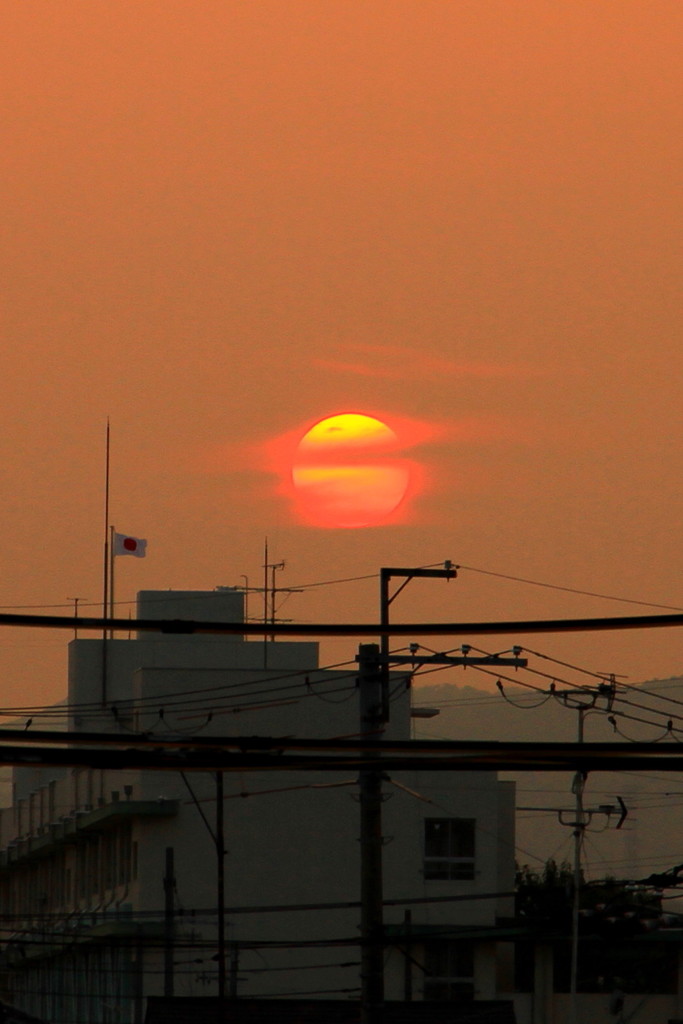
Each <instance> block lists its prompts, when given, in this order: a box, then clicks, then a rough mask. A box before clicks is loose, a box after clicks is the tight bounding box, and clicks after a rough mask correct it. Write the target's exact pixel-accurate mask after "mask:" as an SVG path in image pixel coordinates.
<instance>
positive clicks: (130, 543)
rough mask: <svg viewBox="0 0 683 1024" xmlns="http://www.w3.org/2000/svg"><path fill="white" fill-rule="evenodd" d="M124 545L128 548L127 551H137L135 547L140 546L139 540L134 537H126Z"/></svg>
mask: <svg viewBox="0 0 683 1024" xmlns="http://www.w3.org/2000/svg"><path fill="white" fill-rule="evenodd" d="M123 546H124V548H125V549H126V551H135V549H136V548H137V546H138V542H137V541H136V540H134V539H133V537H126V539H125V540H124V542H123Z"/></svg>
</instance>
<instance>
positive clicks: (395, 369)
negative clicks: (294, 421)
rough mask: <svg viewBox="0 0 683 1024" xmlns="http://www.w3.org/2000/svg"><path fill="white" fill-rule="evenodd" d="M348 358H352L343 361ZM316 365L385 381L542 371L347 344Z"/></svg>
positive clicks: (524, 374)
mask: <svg viewBox="0 0 683 1024" xmlns="http://www.w3.org/2000/svg"><path fill="white" fill-rule="evenodd" d="M345 357H351V358H345ZM313 362H314V364H315V365H316V366H319V367H321V368H322V369H325V370H332V371H334V372H335V373H349V374H354V375H356V376H358V377H378V378H383V379H384V380H403V379H406V378H411V379H415V378H421V379H430V380H432V379H440V378H443V377H450V378H453V379H461V380H463V379H466V378H467V379H472V378H480V379H494V378H505V379H511V378H514V379H526V378H529V377H538V376H541V375H542V371H541V370H540V369H539V368H537V367H533V366H530V365H528V364H525V363H503V362H494V361H490V360H476V359H452V358H449V357H448V356H441V355H435V354H433V353H430V352H421V351H416V350H415V349H413V348H408V347H407V346H403V345H378V344H370V343H366V342H350V343H348V344H346V345H344V346H343V349H341V348H340V351H339V356H335V355H333V356H331V357H327V358H317V359H314V360H313Z"/></svg>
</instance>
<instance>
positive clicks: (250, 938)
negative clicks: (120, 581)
mask: <svg viewBox="0 0 683 1024" xmlns="http://www.w3.org/2000/svg"><path fill="white" fill-rule="evenodd" d="M242 615H243V608H242V594H241V593H239V592H238V591H231V590H224V589H221V590H217V591H212V592H192V593H190V592H176V591H164V592H144V593H141V594H140V595H139V599H138V616H139V617H140V618H142V619H147V618H158V619H164V620H168V619H195V620H209V621H233V622H235V621H236V622H239V621H242ZM105 647H106V665H103V650H104V649H105ZM355 653H356V652H355V650H354V649H352V648H351V646H350V650H349V663H348V664H347V665H345V666H341V667H337V668H335V669H326V668H322V669H321V668H319V667H318V649H317V644H314V643H289V642H287V643H285V642H278V643H268V644H264V643H263V642H255V641H246V640H245V639H244V638H243V637H241V636H224V635H221V636H206V635H204V636H192V635H182V634H177V635H174V634H168V633H162V632H159V633H153V632H152V633H150V632H147V633H142V634H139V635H137V636H134V637H133V638H131V639H114V640H108V641H107V642H106V645H105V644H104V643H103V641H102V639H101V638H96V639H78V640H74V641H73V642H72V643H71V645H70V658H69V694H68V703H69V708H70V716H71V718H70V727H71V728H72V729H74V730H78V731H98V732H103V731H104V732H116V733H121V732H130V733H131V744H133V741H134V736H135V734H137V733H139V732H140V731H144V732H146V733H147V734H149V735H152V736H154V737H157V738H165V737H167V738H168V739H169V741H172V740H173V739H174V738H178V737H181V738H183V739H188V738H191V737H195V736H196V737H210V736H214V735H215V736H221V735H223V736H236V735H240V736H243V737H253V736H258V735H260V736H271V737H273V736H274V737H285V736H286V737H299V738H306V737H309V738H328V739H329V738H333V737H335V738H341V737H350V736H354V737H355V736H357V735H358V733H359V711H358V695H357V666H356V664H355V662H354V658H355ZM385 736H386V737H387V738H400V739H408V738H409V737H410V690H409V688H408V686H407V685H406V684H405V682H404V680H403V679H402V677H401V676H400V675H393V674H392V702H391V720H390V722H389V725H388V727H387V730H386V733H385ZM100 763H102V762H101V761H100ZM14 774H15V780H14V782H15V787H14V798H13V804H12V806H11V807H10V808H8V809H6V810H3V811H2V812H1V813H0V850H1V853H0V884H1V890H0V893H1V900H2V903H1V905H0V910H1V913H2V915H3V929H4V938H5V940H6V945H5V949H4V955H3V974H2V978H3V991H2V992H0V996H2V998H4V999H6V1000H7V1001H8V1002H10V1003H13V1004H15V1005H17V1006H19V1007H21V1008H22V1009H24V1010H26V1011H27V1012H31V1013H34V1014H36V1015H38V1016H42V1017H44V1018H45V1019H46V1020H48V1021H51V1022H55V1024H61V1022H68V1024H80V1022H82V1024H99V1022H114V1021H117V1022H118V1021H121V1022H141V1021H142V1020H143V1016H144V1000H145V997H146V996H147V995H163V994H175V995H216V994H217V992H218V962H219V959H220V956H221V953H220V951H219V948H218V939H217V920H218V913H217V907H218V905H219V904H218V897H217V878H218V870H217V854H216V843H215V841H214V839H215V835H216V822H217V811H218V806H217V801H216V794H217V779H216V776H215V774H214V773H211V772H208V771H207V772H187V773H183V774H181V773H180V772H178V771H177V770H174V771H156V770H155V771H151V770H141V771H131V770H126V771H122V770H114V769H112V768H109V767H97V768H61V769H50V768H47V767H38V768H35V769H28V768H21V769H16V770H15V773H14ZM222 785H223V803H222V806H223V820H224V836H225V850H226V853H225V858H224V863H225V893H224V905H225V907H226V915H225V921H226V926H225V939H226V945H225V947H224V952H225V963H226V981H225V986H226V992H227V993H228V994H229V995H230V994H232V995H235V994H236V995H237V996H238V997H240V996H244V997H254V996H258V997H268V996H271V997H274V996H283V995H284V996H287V995H291V996H299V995H305V994H312V995H314V996H315V998H333V999H340V998H342V999H344V998H348V999H356V1000H357V999H358V996H359V986H360V982H359V960H360V956H359V946H358V944H357V939H358V935H359V931H358V928H359V909H358V900H359V892H360V884H359V878H360V867H359V860H360V854H359V842H358V837H359V808H358V786H357V777H356V773H349V775H348V776H346V775H343V774H341V773H329V772H327V773H325V772H312V771H298V772H285V771H271V772H252V773H246V772H240V771H228V772H224V773H223V775H222ZM384 791H385V797H386V799H385V803H384V805H383V835H384V837H385V847H384V898H385V901H387V902H386V906H385V925H386V934H387V947H386V958H385V986H386V996H387V998H388V999H397V1000H401V999H404V998H412V999H415V1000H421V999H425V998H426V999H448V998H452V999H457V998H471V997H474V998H475V999H477V998H478V999H495V998H497V997H498V994H499V993H509V992H511V990H512V979H511V977H510V974H511V970H510V964H509V958H508V956H507V954H506V953H505V952H504V949H505V948H506V947H497V940H496V936H495V932H494V930H493V926H494V925H495V922H496V919H497V917H498V916H501V915H502V916H506V917H509V916H512V912H513V909H512V901H511V900H510V899H509V898H506V899H498V898H492V896H491V894H496V893H501V892H503V893H505V892H510V891H511V890H512V888H513V885H514V849H513V832H514V788H513V785H512V784H511V783H501V782H498V781H497V779H496V777H495V775H493V774H491V773H487V772H471V773H461V772H459V773H438V772H429V773H419V774H418V773H416V772H412V773H410V772H403V773H401V774H400V776H399V775H395V776H393V777H392V779H390V780H389V779H388V780H386V782H385V783H384ZM211 833H213V835H212V834H211ZM437 897H448V898H449V899H447V900H445V901H440V900H438V899H435V898H437ZM453 897H459V898H460V899H457V900H453V899H452V898H453ZM480 897H486V898H480ZM401 901H405V902H403V903H402V902H401ZM419 901H424V902H419Z"/></svg>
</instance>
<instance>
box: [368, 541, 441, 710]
mask: <svg viewBox="0 0 683 1024" xmlns="http://www.w3.org/2000/svg"><path fill="white" fill-rule="evenodd" d="M457 575H458V570H457V568H456V566H454V565H453V563H452V562H451V560H450V559H446V561H445V562H444V563H443V569H419V568H418V569H396V568H384V569H380V571H379V621H380V627H381V630H382V632H381V636H380V654H381V655H382V658H383V664H382V717H383V720H384V721H385V722H388V721H389V662H388V660H387V659H388V655H389V632H388V630H389V609H390V608H391V605H392V604H393V603H394V601H395V600H396V598H397V597H398V595H399V594H400V593H401V591H402V590H404V589H405V588H406V587H407V586H408V584H409V583H410V581H411V580H414V579H432V580H433V579H439V580H453V579H455V577H456V576H457ZM394 577H399V578H402V579H403V583H401V585H400V586H399V587H397V589H396V590H395V591H394V593H393V594H391V595H390V594H389V584H390V582H391V580H392V579H393V578H394Z"/></svg>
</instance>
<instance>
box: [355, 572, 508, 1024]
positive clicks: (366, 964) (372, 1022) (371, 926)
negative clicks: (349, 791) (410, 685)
mask: <svg viewBox="0 0 683 1024" xmlns="http://www.w3.org/2000/svg"><path fill="white" fill-rule="evenodd" d="M387 571H388V572H391V573H397V572H399V571H403V570H387ZM407 571H408V572H412V570H407ZM438 571H439V572H441V570H438ZM448 571H449V572H450V571H451V570H448ZM394 596H395V595H394ZM410 650H411V653H410V655H392V654H386V655H382V653H381V648H380V646H379V645H378V644H361V645H360V647H359V648H358V656H357V659H356V660H357V662H358V666H359V678H358V683H359V697H360V729H359V732H360V735H361V738H367V739H370V740H376V739H381V734H382V732H383V729H384V726H385V724H386V722H387V721H388V705H389V702H388V699H387V695H388V682H389V666H390V665H409V666H411V667H412V670H413V671H414V670H415V668H417V667H418V666H419V665H433V664H437V665H460V666H464V665H498V666H500V665H505V666H510V667H513V668H525V667H526V665H527V661H526V659H525V658H520V657H519V654H520V653H521V648H520V647H513V648H512V654H513V657H511V658H504V657H501V655H498V654H487V655H484V656H472V655H471V654H470V651H471V647H470V646H469V645H468V644H463V645H462V647H461V654H460V655H457V656H451V655H448V654H431V653H430V654H429V655H425V656H421V655H418V653H417V652H418V650H419V644H411V645H410ZM383 777H384V773H383V772H382V768H381V755H380V754H379V752H376V751H369V752H367V753H365V755H364V757H363V766H362V768H361V770H360V772H359V777H358V782H359V789H360V854H361V880H360V890H361V1024H382V1020H383V1014H384V912H383V886H382V846H383V838H382V799H383V797H382V779H383ZM409 984H410V983H409V982H407V985H408V986H409Z"/></svg>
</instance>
